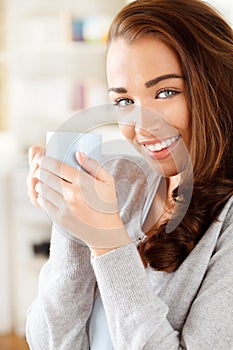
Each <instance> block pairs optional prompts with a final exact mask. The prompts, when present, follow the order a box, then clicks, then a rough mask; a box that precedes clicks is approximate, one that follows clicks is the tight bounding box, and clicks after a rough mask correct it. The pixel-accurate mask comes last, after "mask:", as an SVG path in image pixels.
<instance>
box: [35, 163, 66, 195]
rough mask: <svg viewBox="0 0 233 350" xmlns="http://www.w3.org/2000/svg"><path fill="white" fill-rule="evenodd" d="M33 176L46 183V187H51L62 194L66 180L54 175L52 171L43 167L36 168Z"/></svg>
mask: <svg viewBox="0 0 233 350" xmlns="http://www.w3.org/2000/svg"><path fill="white" fill-rule="evenodd" d="M35 177H36V179H37V180H38V181H40V183H42V184H45V185H47V186H48V187H50V188H52V189H53V190H54V191H57V192H58V193H60V194H61V195H63V188H64V185H65V183H67V182H66V181H64V180H63V179H61V178H60V177H58V176H57V175H55V174H54V173H51V172H50V171H47V170H45V169H38V170H37V171H36V173H35Z"/></svg>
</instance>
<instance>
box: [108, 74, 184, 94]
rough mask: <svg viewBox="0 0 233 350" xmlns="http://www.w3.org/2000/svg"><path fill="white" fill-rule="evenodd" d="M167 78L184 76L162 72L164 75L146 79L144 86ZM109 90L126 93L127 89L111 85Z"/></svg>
mask: <svg viewBox="0 0 233 350" xmlns="http://www.w3.org/2000/svg"><path fill="white" fill-rule="evenodd" d="M167 79H184V76H182V75H178V74H164V75H161V76H159V77H157V78H154V79H151V80H148V81H147V82H146V83H145V87H146V88H150V87H152V86H154V85H156V84H158V83H159V82H160V81H163V80H167ZM110 91H113V92H116V93H118V94H122V93H123V94H125V93H127V90H126V89H125V88H124V87H111V88H109V89H108V92H110Z"/></svg>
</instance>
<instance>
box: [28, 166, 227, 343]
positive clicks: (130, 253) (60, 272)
mask: <svg viewBox="0 0 233 350" xmlns="http://www.w3.org/2000/svg"><path fill="white" fill-rule="evenodd" d="M110 163H111V164H110ZM110 163H109V164H105V167H106V168H107V169H111V171H112V173H113V175H114V176H115V179H116V184H117V185H119V187H118V188H117V189H118V197H119V205H120V209H121V215H122V219H123V221H124V222H125V225H126V227H127V229H128V232H129V234H130V236H131V237H132V239H133V242H132V243H131V244H128V245H126V246H123V247H120V248H117V249H114V250H112V251H110V252H108V253H106V254H103V255H101V256H98V257H91V256H90V251H89V248H87V247H86V246H85V245H83V244H82V243H80V241H79V240H78V239H76V238H74V237H72V236H71V235H69V234H68V233H67V232H64V231H62V232H61V231H59V230H57V229H56V228H55V227H53V230H52V237H51V251H50V258H49V260H48V261H47V262H46V264H45V265H44V267H43V268H42V270H41V273H40V278H39V291H38V296H37V298H36V299H35V301H34V302H33V304H32V305H31V306H30V308H29V310H28V318H27V328H26V334H27V341H28V343H29V345H30V349H31V350H45V349H46V350H58V349H59V350H76V349H77V350H86V349H89V336H88V320H89V318H90V315H91V312H92V307H93V303H94V299H95V295H96V290H97V289H96V286H97V283H98V289H99V291H100V294H101V298H102V301H103V305H104V308H105V312H106V316H107V320H108V326H109V331H110V334H111V338H112V342H113V345H114V348H115V349H116V350H126V349H127V350H141V349H144V350H155V349H156V350H175V349H176V350H178V349H187V350H209V349H211V350H232V349H233V272H232V266H233V198H231V199H230V200H229V201H228V203H227V204H226V205H225V207H224V209H223V210H222V212H221V214H220V216H219V218H218V221H216V222H214V223H212V225H211V226H210V227H209V229H208V230H207V232H206V233H205V235H204V236H203V238H202V239H201V240H200V241H199V243H198V244H197V246H196V247H195V248H194V249H193V251H192V252H191V253H190V254H189V256H188V257H187V258H186V259H185V261H184V262H183V263H182V265H181V266H180V267H179V269H178V270H177V271H175V272H174V273H165V272H159V271H154V270H152V269H151V268H147V269H145V268H144V267H143V264H142V262H141V259H140V257H139V254H138V252H137V249H136V244H137V242H138V238H139V239H140V237H141V235H142V231H141V220H142V209H143V206H144V203H145V200H146V197H147V196H148V189H149V192H150V189H151V187H152V186H155V185H156V183H157V182H158V180H159V177H158V176H156V175H154V174H152V173H151V172H150V170H149V169H148V166H146V165H145V164H144V163H143V161H141V160H140V161H137V162H135V161H132V162H131V161H130V160H114V161H112V162H110ZM126 166H127V168H126ZM130 168H133V171H130V170H128V169H130ZM126 169H127V171H126ZM122 179H124V181H120V180H122ZM125 179H126V180H125ZM120 185H122V186H123V187H122V186H121V187H120ZM96 282H97V283H96Z"/></svg>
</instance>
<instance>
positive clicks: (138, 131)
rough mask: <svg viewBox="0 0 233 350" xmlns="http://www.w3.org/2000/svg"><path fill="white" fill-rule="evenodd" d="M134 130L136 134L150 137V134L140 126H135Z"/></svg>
mask: <svg viewBox="0 0 233 350" xmlns="http://www.w3.org/2000/svg"><path fill="white" fill-rule="evenodd" d="M134 130H135V134H138V135H141V136H144V137H145V136H148V135H150V133H149V132H148V131H147V130H146V129H145V128H143V127H142V126H140V125H135V128H134Z"/></svg>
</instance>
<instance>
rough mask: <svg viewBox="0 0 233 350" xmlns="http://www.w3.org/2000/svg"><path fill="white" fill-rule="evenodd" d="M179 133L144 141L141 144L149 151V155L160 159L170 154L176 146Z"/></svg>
mask: <svg viewBox="0 0 233 350" xmlns="http://www.w3.org/2000/svg"><path fill="white" fill-rule="evenodd" d="M179 139H180V135H177V136H173V137H170V138H167V139H165V140H163V141H160V142H158V141H145V142H142V143H141V145H142V146H143V147H144V148H145V150H146V151H147V152H148V153H149V155H150V157H152V158H155V159H157V160H162V159H165V158H167V157H168V156H170V154H171V152H172V151H173V149H174V148H175V147H176V144H177V142H178V140H179Z"/></svg>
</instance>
